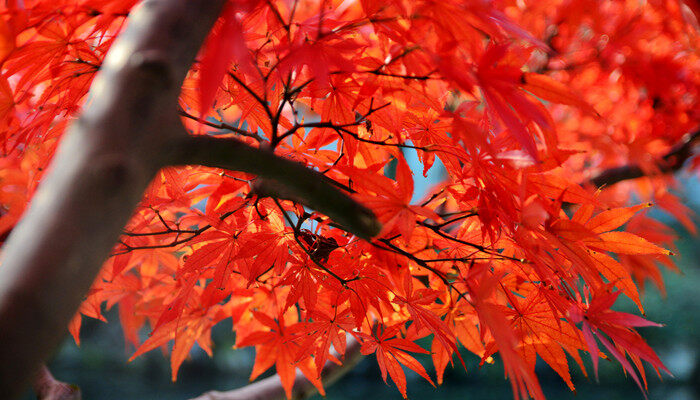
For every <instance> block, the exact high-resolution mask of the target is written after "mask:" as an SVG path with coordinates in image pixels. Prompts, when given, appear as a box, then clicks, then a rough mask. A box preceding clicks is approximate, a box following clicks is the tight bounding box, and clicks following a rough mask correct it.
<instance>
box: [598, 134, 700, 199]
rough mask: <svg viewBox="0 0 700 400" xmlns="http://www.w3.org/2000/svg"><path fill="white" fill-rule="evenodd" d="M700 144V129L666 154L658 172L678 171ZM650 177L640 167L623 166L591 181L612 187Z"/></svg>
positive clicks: (658, 164)
mask: <svg viewBox="0 0 700 400" xmlns="http://www.w3.org/2000/svg"><path fill="white" fill-rule="evenodd" d="M698 142H700V129H697V130H695V131H694V132H691V133H689V134H687V135H686V136H685V137H684V139H683V140H682V141H681V142H679V143H677V144H676V145H675V146H673V147H672V148H671V150H669V152H668V153H666V154H665V155H664V156H663V157H661V159H660V160H659V162H658V163H657V168H658V171H659V172H660V173H662V174H668V173H673V172H676V171H678V170H679V169H681V168H682V167H683V164H684V163H685V162H686V161H687V160H688V159H689V158H690V157H692V156H693V155H694V154H695V153H694V151H693V147H695V145H697V144H698ZM646 175H648V173H647V172H645V171H644V170H643V169H642V168H641V167H640V166H639V165H635V164H633V165H623V166H621V167H616V168H610V169H607V170H605V171H603V172H601V173H600V174H598V175H596V176H594V177H593V178H591V179H590V181H589V182H590V183H591V184H592V185H593V186H595V187H601V186H611V185H614V184H616V183H618V182H622V181H625V180H629V179H636V178H641V177H643V176H646Z"/></svg>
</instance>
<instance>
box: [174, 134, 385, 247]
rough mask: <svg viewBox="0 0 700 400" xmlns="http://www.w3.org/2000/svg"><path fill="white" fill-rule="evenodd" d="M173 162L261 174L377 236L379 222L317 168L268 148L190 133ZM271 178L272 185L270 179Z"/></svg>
mask: <svg viewBox="0 0 700 400" xmlns="http://www.w3.org/2000/svg"><path fill="white" fill-rule="evenodd" d="M179 154H180V156H179V157H178V159H176V160H174V161H173V162H174V163H175V164H196V165H205V166H208V167H217V168H225V169H232V170H236V171H243V172H248V173H251V174H255V175H259V176H262V177H264V178H265V179H266V181H267V182H268V184H267V185H266V187H268V188H270V187H271V186H272V187H274V193H264V195H271V196H273V197H279V198H285V199H290V200H294V201H297V202H299V203H301V204H304V205H307V206H309V207H311V208H313V209H314V210H318V211H320V212H322V213H324V214H325V215H327V216H328V217H330V218H331V219H332V220H333V221H335V222H337V223H338V224H340V225H342V226H343V227H345V228H346V229H347V230H348V231H350V232H352V233H354V234H356V235H357V236H359V237H362V238H365V239H369V238H371V237H372V236H376V235H377V234H378V233H379V231H380V230H381V226H380V224H379V222H378V221H377V218H376V217H375V215H374V214H373V213H372V212H371V211H370V210H368V209H367V208H365V207H364V206H362V205H360V204H359V203H357V202H356V201H354V200H353V199H352V198H350V197H349V196H348V195H347V194H345V193H344V192H342V191H340V190H339V189H338V188H337V187H336V186H335V184H334V182H333V181H332V180H330V179H329V178H327V177H326V176H324V175H323V174H321V173H320V172H318V171H314V170H312V169H309V168H307V167H305V166H304V165H302V164H300V163H298V162H295V161H292V160H288V159H285V158H282V157H279V156H277V155H275V154H274V153H273V152H272V151H270V150H267V149H259V148H254V147H251V146H249V145H247V144H245V143H243V142H241V141H239V140H236V139H234V138H226V139H218V138H215V137H211V136H190V137H188V138H187V139H185V140H184V142H182V146H181V151H180V152H179ZM270 181H274V184H273V185H270V184H269V182H270Z"/></svg>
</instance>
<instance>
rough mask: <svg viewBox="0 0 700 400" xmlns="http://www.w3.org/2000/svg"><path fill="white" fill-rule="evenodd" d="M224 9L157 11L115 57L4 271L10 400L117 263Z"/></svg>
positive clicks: (11, 244)
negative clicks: (192, 73)
mask: <svg viewBox="0 0 700 400" xmlns="http://www.w3.org/2000/svg"><path fill="white" fill-rule="evenodd" d="M223 3H224V0H146V1H144V2H143V3H141V4H140V6H138V7H137V8H136V9H135V10H134V11H133V12H132V13H131V14H130V17H129V22H128V26H127V28H126V29H125V31H124V32H123V33H122V34H121V35H120V37H119V39H118V40H117V41H116V42H115V44H114V45H113V47H112V48H111V49H110V51H109V54H108V55H107V58H106V59H105V62H104V64H103V66H102V68H101V70H100V73H99V74H98V75H97V77H96V78H95V80H94V82H93V84H92V86H91V88H90V95H89V96H90V100H89V102H88V106H87V107H86V108H85V110H84V111H83V113H82V115H81V116H80V119H79V120H78V121H77V122H75V123H73V124H72V126H71V127H70V129H69V130H68V132H67V133H66V135H65V137H64V139H63V140H62V142H61V144H60V146H59V149H58V151H57V154H56V156H55V158H54V160H53V161H52V163H51V166H50V168H49V172H48V173H47V175H46V176H45V177H44V179H43V182H42V183H41V185H40V188H39V190H38V192H37V193H36V195H35V196H34V198H33V199H32V202H31V205H30V207H29V210H28V211H27V213H26V215H25V216H24V218H23V219H22V221H21V222H20V223H19V224H18V225H17V227H16V228H15V229H14V230H13V232H12V234H11V235H10V237H9V239H8V241H7V243H6V245H5V247H4V250H3V261H2V266H1V267H0V393H1V394H2V397H3V399H15V398H17V397H18V396H19V395H21V394H22V392H23V391H24V389H25V388H26V387H27V386H28V384H29V382H30V381H31V379H32V378H33V376H34V374H35V373H37V371H38V370H39V365H40V364H41V362H42V361H44V360H46V359H47V358H48V357H49V356H50V355H51V353H52V352H53V351H54V349H55V348H56V347H57V346H58V344H59V343H60V342H61V340H62V339H63V337H64V336H65V332H66V326H67V325H68V322H69V321H70V319H71V317H72V316H73V315H74V314H75V312H76V310H77V309H78V306H79V305H80V302H81V301H82V300H83V296H84V295H85V294H86V293H87V291H88V289H89V287H90V285H91V284H92V282H93V280H94V279H95V276H96V275H97V273H98V272H99V270H100V266H101V265H102V263H103V262H104V260H105V259H106V258H107V257H108V256H109V253H110V250H111V249H112V246H113V245H114V243H115V242H116V241H117V239H118V237H119V234H120V233H121V230H122V228H123V227H124V225H125V224H126V222H127V221H128V219H129V216H130V214H131V212H132V210H133V209H134V208H135V206H136V204H137V203H138V202H139V200H140V199H141V197H142V194H143V191H144V190H145V188H146V186H147V185H148V183H149V181H150V180H151V179H152V177H153V176H154V174H155V173H156V171H157V170H158V169H159V168H160V167H162V166H163V165H164V161H166V158H167V157H166V156H167V154H166V153H167V151H164V149H168V148H170V147H169V144H171V143H172V142H173V141H174V140H177V139H179V138H181V137H183V135H185V130H184V127H183V126H182V124H181V122H180V120H179V117H178V114H177V99H178V96H179V93H180V87H181V83H182V81H183V80H184V78H185V74H186V73H187V71H188V70H189V68H190V65H191V64H192V62H193V60H194V57H195V55H196V53H197V51H198V50H199V48H200V47H201V45H202V42H203V41H204V38H205V37H206V35H207V33H208V32H209V30H210V29H211V27H212V25H213V23H214V21H215V20H216V18H217V16H218V14H219V12H220V11H221V8H222V6H223Z"/></svg>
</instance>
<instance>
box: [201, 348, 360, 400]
mask: <svg viewBox="0 0 700 400" xmlns="http://www.w3.org/2000/svg"><path fill="white" fill-rule="evenodd" d="M347 338H348V342H347V348H346V349H345V360H344V362H343V364H342V365H338V364H336V363H334V362H331V361H328V362H326V365H325V366H324V367H323V371H321V379H322V380H323V385H324V386H329V385H331V384H333V383H334V382H335V381H337V380H338V379H340V378H341V377H342V376H343V375H345V374H347V373H348V372H349V371H351V370H352V369H353V367H355V366H356V365H357V364H358V363H359V362H360V360H361V359H362V354H361V353H360V347H361V345H360V343H359V342H358V341H357V340H355V338H353V337H352V336H350V335H347ZM334 355H335V356H336V357H338V354H337V353H336V352H335V351H334ZM316 392H317V390H316V387H315V386H314V385H313V384H312V383H311V382H309V380H308V379H306V377H304V374H302V373H301V371H297V374H296V377H295V379H294V389H293V391H292V400H301V399H306V398H309V397H311V396H313V395H314V394H315V393H316ZM286 399H287V396H286V395H285V393H284V388H282V383H281V381H280V377H279V376H278V375H273V376H271V377H269V378H265V379H262V380H260V381H258V382H255V383H251V384H249V385H246V386H243V387H242V388H239V389H234V390H231V391H228V392H217V391H211V392H207V393H205V394H203V395H201V396H199V397H197V398H194V399H192V400H286Z"/></svg>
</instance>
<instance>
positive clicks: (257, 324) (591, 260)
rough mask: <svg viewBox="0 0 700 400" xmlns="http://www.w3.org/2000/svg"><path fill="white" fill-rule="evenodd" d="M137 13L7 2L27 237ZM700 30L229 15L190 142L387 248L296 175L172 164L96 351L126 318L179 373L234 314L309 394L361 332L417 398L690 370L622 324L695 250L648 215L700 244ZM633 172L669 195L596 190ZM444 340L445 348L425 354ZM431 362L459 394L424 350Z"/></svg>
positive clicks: (369, 2) (644, 5)
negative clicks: (456, 380)
mask: <svg viewBox="0 0 700 400" xmlns="http://www.w3.org/2000/svg"><path fill="white" fill-rule="evenodd" d="M135 3H136V1H135V0H51V1H45V0H24V1H22V0H7V1H6V2H5V5H4V6H3V8H2V9H1V11H0V62H1V63H2V76H0V137H1V140H2V142H1V143H2V144H1V146H2V147H1V148H0V152H1V155H2V158H1V159H0V166H1V169H0V185H1V191H0V203H2V209H1V210H0V234H2V235H3V238H4V237H5V236H6V235H7V234H8V232H9V231H10V230H11V229H12V226H13V225H14V224H15V223H16V222H17V220H18V218H19V217H20V215H21V213H22V211H23V209H24V207H25V204H26V203H27V202H28V200H29V199H30V198H31V196H32V193H33V192H34V190H35V188H36V186H37V184H38V182H39V181H40V179H41V176H42V173H43V170H44V169H45V167H46V166H47V165H48V162H49V160H50V158H51V156H52V154H53V151H54V149H55V147H56V144H57V141H58V140H59V139H60V137H61V135H62V133H63V132H64V130H65V128H66V126H67V125H68V124H69V123H70V122H71V121H72V120H73V119H74V117H75V116H76V115H77V113H78V112H79V110H80V108H81V105H82V104H84V103H85V101H89V99H86V94H87V91H88V88H89V85H90V83H91V81H92V79H93V78H94V76H95V74H96V73H97V72H98V71H99V68H100V64H101V62H102V60H103V59H104V56H105V54H106V52H107V51H108V49H109V47H110V45H111V44H112V42H113V40H114V38H115V36H116V35H117V34H118V32H119V31H120V30H121V29H122V28H123V26H124V25H125V24H128V14H129V10H130V9H131V7H133V6H134V5H135ZM698 11H699V8H698V4H697V2H695V1H686V2H683V1H680V0H648V1H636V0H635V1H632V0H629V1H622V0H616V1H606V2H600V1H591V0H586V1H583V0H575V1H573V0H548V1H535V0H518V1H511V0H467V1H456V0H419V1H402V0H381V1H379V0H376V1H375V0H361V1H350V0H346V1H338V0H321V1H316V0H267V1H264V0H244V1H230V2H229V3H228V4H227V6H226V8H225V10H224V12H223V14H222V16H221V18H220V19H219V21H218V23H217V25H216V27H215V29H214V30H213V31H212V33H211V34H210V36H209V39H208V40H207V43H206V45H205V47H204V49H203V50H202V51H201V53H200V56H199V57H198V63H196V64H195V65H194V66H193V68H192V70H191V71H190V73H189V76H188V78H187V80H186V82H185V84H184V86H183V90H182V95H181V98H180V114H181V116H182V121H183V123H184V124H185V126H186V127H187V128H188V129H189V130H190V131H191V132H192V134H194V135H228V136H234V137H237V138H239V139H241V140H243V141H245V142H246V143H248V144H251V145H253V146H260V147H267V148H270V149H274V151H275V153H276V154H277V155H280V156H284V157H288V158H290V159H294V160H297V161H299V162H301V163H303V164H305V165H307V166H308V167H309V168H313V169H316V170H318V171H321V172H323V173H324V174H325V175H326V176H327V177H329V178H331V179H332V180H334V181H335V182H336V183H337V185H338V186H339V187H340V188H342V189H344V190H346V191H347V192H348V193H351V194H352V196H353V197H354V198H356V199H357V200H358V201H359V202H361V203H363V204H365V205H366V206H367V207H369V208H371V209H372V210H373V211H374V212H375V214H376V215H377V217H378V218H379V220H380V221H381V222H382V224H383V229H382V231H381V233H380V235H379V236H378V237H377V238H375V239H373V240H372V241H371V242H368V241H364V240H361V239H358V238H357V237H355V236H353V235H351V234H349V233H347V232H346V231H345V230H343V229H342V227H341V226H338V225H336V224H334V222H333V221H331V220H329V219H328V218H326V217H325V216H324V215H321V214H318V213H316V212H314V210H311V209H305V208H304V207H303V206H301V205H299V204H297V203H295V202H293V199H292V200H290V199H284V198H283V197H284V196H276V197H268V196H269V195H270V194H273V195H274V194H277V193H280V192H283V190H281V189H280V188H278V187H276V185H277V184H276V183H274V182H264V181H262V180H261V179H256V177H255V176H252V175H249V174H245V173H240V172H235V171H224V170H216V169H210V168H204V167H181V168H174V167H171V168H167V169H164V170H162V171H161V172H160V173H159V174H158V175H157V177H156V178H155V180H154V181H153V183H152V184H151V186H150V188H149V189H148V191H147V192H146V193H145V195H144V198H143V201H142V202H141V204H140V206H139V208H138V209H137V210H136V211H135V213H134V215H133V218H132V219H131V222H130V223H129V224H128V226H127V227H126V228H125V231H124V235H123V236H122V238H121V240H120V242H119V243H118V244H117V245H116V246H115V247H114V251H113V254H114V255H113V257H112V258H110V259H109V261H108V262H107V263H106V264H105V266H104V268H103V271H102V273H101V276H100V278H99V279H98V280H97V281H96V282H95V284H94V286H93V289H92V291H91V292H90V294H89V296H88V298H87V299H86V301H85V302H84V303H83V305H82V307H81V309H80V313H79V314H78V315H77V316H76V317H75V318H74V320H73V322H72V323H71V326H70V329H71V332H72V333H73V334H74V336H75V338H76V341H78V340H79V339H78V332H79V329H80V322H81V315H80V314H82V315H84V316H89V317H92V318H102V316H101V312H102V310H103V309H104V306H105V305H106V307H107V308H109V307H112V306H117V307H118V309H119V316H120V319H121V323H122V326H123V329H124V333H125V336H126V339H127V341H129V342H131V343H133V345H134V346H136V348H137V350H136V353H135V354H134V357H136V356H138V355H139V354H142V353H144V352H147V351H149V350H152V349H155V348H159V347H162V346H167V345H168V343H172V347H171V352H170V354H171V363H172V375H173V379H175V377H176V375H177V370H178V368H179V366H180V365H181V363H182V362H183V361H184V360H185V359H186V358H187V356H188V354H189V352H190V349H191V348H192V346H193V345H194V344H195V343H197V344H198V345H199V346H200V347H201V348H203V349H204V350H205V351H207V352H209V353H210V352H211V340H210V331H211V328H212V326H213V325H215V324H217V323H218V322H220V321H222V320H224V319H228V318H231V319H232V320H233V327H234V330H235V333H236V345H237V346H238V347H243V346H255V349H256V359H255V365H254V367H253V371H252V375H251V379H254V378H256V377H257V376H259V375H260V374H261V373H263V372H265V371H266V370H267V369H269V368H270V367H272V366H273V365H274V366H275V367H276V370H277V372H278V373H279V376H280V378H281V380H282V384H283V386H284V388H285V390H286V391H287V394H288V395H289V394H290V393H291V388H292V384H293V380H294V374H295V370H296V369H297V368H299V369H300V370H301V371H302V372H303V373H304V374H305V375H306V376H307V377H308V378H309V379H310V380H311V381H313V382H315V384H316V385H317V386H318V387H319V390H320V391H321V392H323V389H322V387H321V384H320V379H319V371H320V369H321V367H322V366H323V365H324V364H325V362H326V361H328V360H335V358H334V357H333V356H332V355H329V352H330V349H331V347H332V348H334V349H335V350H337V351H338V353H340V354H343V353H344V352H345V347H346V338H347V335H352V336H354V338H355V339H357V340H359V341H360V342H361V343H362V353H363V354H373V353H374V354H376V358H377V362H378V363H379V367H380V370H381V373H382V377H383V378H384V380H387V377H389V378H391V380H392V381H393V382H394V384H395V385H396V386H397V387H398V389H399V391H400V392H401V393H402V394H403V395H404V396H406V379H405V376H404V372H403V369H402V367H408V368H410V369H412V370H414V371H415V372H417V373H418V374H420V375H421V376H423V377H424V378H426V379H428V380H429V381H430V382H431V383H432V382H434V381H435V382H436V383H441V382H442V380H443V372H444V370H445V368H446V366H447V365H448V364H450V363H454V362H456V363H457V364H458V365H459V364H461V363H462V361H461V360H462V357H464V358H466V357H470V356H471V355H468V353H472V354H474V355H476V357H478V358H479V359H481V361H482V362H487V363H490V362H491V360H492V359H493V357H500V358H501V359H502V360H503V364H504V366H505V370H506V371H505V372H506V374H507V376H508V379H509V381H510V383H511V385H512V387H513V391H514V393H515V395H516V396H521V397H527V396H528V395H529V396H532V397H534V398H537V399H542V398H544V395H543V393H542V390H541V388H540V385H539V383H538V380H537V377H536V376H535V374H534V372H535V363H536V360H537V358H540V359H541V360H542V361H544V362H545V363H546V364H548V365H549V366H550V367H551V368H552V369H554V370H555V371H556V372H557V373H558V374H559V375H560V376H561V378H562V379H563V380H564V381H565V382H566V384H567V385H568V386H569V387H570V388H571V389H572V390H573V388H574V385H573V383H572V382H571V376H570V373H569V369H570V367H571V366H570V365H569V363H570V361H571V360H573V362H574V363H576V364H577V365H578V366H576V368H581V369H584V366H583V363H582V358H581V352H588V353H591V357H592V359H593V365H594V369H597V360H598V359H599V357H603V353H604V354H606V356H605V357H612V358H614V359H617V361H618V362H619V363H620V365H621V366H622V368H624V369H625V370H626V371H627V373H629V375H630V376H631V377H632V379H634V380H635V381H636V382H637V383H638V384H639V385H640V387H645V386H646V376H645V372H644V369H643V362H646V363H647V364H648V365H650V366H651V367H652V368H653V369H654V370H655V371H656V372H659V371H667V370H666V368H665V367H664V365H663V364H662V362H661V361H660V360H659V358H658V357H657V355H656V354H655V353H654V351H653V350H652V349H651V348H650V347H649V346H648V345H647V344H646V343H645V342H644V340H643V339H642V338H641V336H640V335H639V334H638V333H637V332H636V330H635V328H636V327H640V326H648V325H656V324H654V323H651V322H649V321H647V320H645V319H643V318H642V317H639V316H637V315H632V314H626V313H621V312H617V311H612V310H611V307H612V306H613V304H614V303H615V300H616V299H617V298H618V297H619V295H621V294H622V295H623V296H627V297H629V298H630V299H632V301H634V302H635V303H636V304H637V305H638V307H639V311H640V312H643V309H642V304H641V302H640V299H639V290H638V285H640V284H641V285H643V283H644V281H645V280H646V279H648V278H649V279H652V280H653V281H654V282H655V283H656V285H657V286H659V287H660V288H661V289H662V290H663V283H662V281H661V278H660V272H659V267H658V266H657V265H658V264H663V265H665V266H666V267H668V268H672V269H673V268H675V267H674V265H673V260H672V259H671V257H670V255H671V252H670V251H668V250H666V249H667V248H669V247H670V246H672V243H671V241H672V239H673V237H674V236H673V233H672V232H671V231H670V230H669V228H667V227H666V226H664V225H662V224H661V223H660V222H658V221H655V220H652V219H650V218H649V217H647V216H646V215H645V211H646V209H647V208H648V207H649V206H650V205H651V204H649V202H652V203H655V204H656V205H658V206H660V207H662V208H664V209H666V210H667V211H669V212H670V213H672V214H673V215H675V216H676V218H677V219H678V220H679V221H680V222H682V223H684V224H685V225H686V227H687V229H689V230H691V231H693V232H694V231H695V227H694V226H693V224H692V222H691V220H690V217H689V211H688V210H687V209H686V208H685V207H684V206H682V205H681V204H680V203H679V200H678V199H677V198H676V197H675V196H674V195H673V194H672V193H671V192H670V191H669V186H670V185H671V184H673V178H672V177H671V176H669V175H664V174H665V173H667V172H671V171H673V170H676V169H678V168H679V166H680V164H682V163H683V161H685V160H686V159H687V158H688V156H689V154H688V152H689V151H690V150H689V147H688V146H686V147H682V145H683V143H686V144H687V143H691V142H692V141H693V140H694V139H695V136H697V134H695V135H693V132H694V131H696V130H697V129H698V122H699V121H700V108H699V107H698V96H699V95H700V94H699V93H698V90H699V88H700V59H699V58H698V44H700V42H699V40H698V22H697V18H696V16H697V13H698ZM691 144H692V143H691ZM674 146H675V147H674ZM679 146H681V147H679ZM674 149H675V150H678V149H681V150H684V151H685V153H684V152H683V151H675V152H674ZM409 153H415V154H417V156H418V159H419V160H420V162H421V163H422V171H421V170H417V171H415V173H416V174H419V173H422V174H424V175H425V174H426V173H427V172H428V171H429V170H430V169H431V168H433V169H442V170H444V173H443V179H442V181H441V182H440V183H439V184H435V185H434V186H433V187H432V188H431V189H430V190H429V193H427V194H426V195H425V196H423V197H420V198H419V197H418V195H417V194H416V193H415V189H414V178H415V177H414V175H413V173H414V172H412V171H411V169H410V167H409V164H408V162H407V161H406V159H407V155H408V154H409ZM626 165H636V166H637V172H638V174H637V176H639V175H641V174H644V175H646V176H645V177H642V178H638V179H634V180H627V181H626V182H622V183H617V184H615V183H616V182H617V181H615V180H610V181H608V182H605V181H600V180H596V177H599V176H600V175H599V174H600V173H602V172H603V171H608V172H610V171H611V169H612V168H616V167H620V166H626ZM692 166H693V167H695V166H696V163H695V162H693V165H692ZM632 177H634V176H632ZM618 180H619V179H618ZM605 183H608V185H605V186H603V187H602V190H598V187H596V185H599V184H605ZM633 193H634V195H633ZM280 197H282V198H280ZM633 198H634V199H635V203H641V204H640V205H635V206H631V207H629V206H628V204H629V202H630V201H631V199H633ZM635 282H636V283H635ZM144 326H146V327H147V329H148V330H149V331H150V332H151V334H150V336H148V338H147V340H145V341H143V342H142V341H141V338H140V336H139V332H140V331H141V329H142V328H143V327H144ZM426 336H430V338H431V339H430V340H431V341H432V345H431V346H430V348H429V349H424V348H421V347H420V346H419V345H417V344H416V340H418V339H420V338H423V337H426ZM428 352H429V353H430V354H431V355H432V360H433V364H434V369H435V371H436V373H437V376H433V377H431V376H429V375H428V373H427V372H426V369H425V368H424V366H422V365H421V364H420V363H419V362H418V361H417V360H416V359H415V358H414V356H413V355H412V354H413V353H428ZM459 353H461V355H460V354H459ZM585 372H586V371H585V369H584V373H585ZM596 373H597V371H596Z"/></svg>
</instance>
